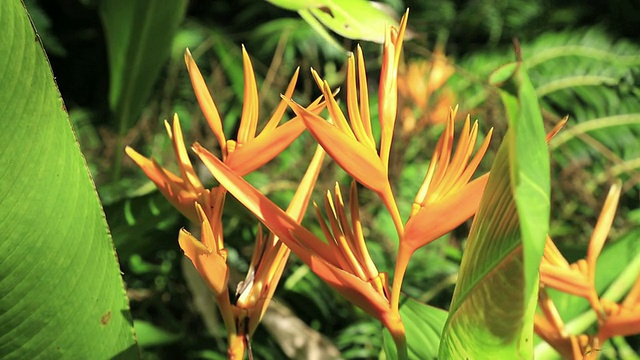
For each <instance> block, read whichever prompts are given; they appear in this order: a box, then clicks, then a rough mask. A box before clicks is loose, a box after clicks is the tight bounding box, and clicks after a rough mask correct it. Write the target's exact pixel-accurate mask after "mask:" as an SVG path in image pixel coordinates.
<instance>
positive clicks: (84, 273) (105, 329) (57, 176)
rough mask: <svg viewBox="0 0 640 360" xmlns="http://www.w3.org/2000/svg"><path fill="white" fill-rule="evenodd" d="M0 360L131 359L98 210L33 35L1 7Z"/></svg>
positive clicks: (19, 8) (121, 298)
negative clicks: (38, 359) (58, 359)
mask: <svg viewBox="0 0 640 360" xmlns="http://www.w3.org/2000/svg"><path fill="white" fill-rule="evenodd" d="M0 23H2V24H3V33H4V35H5V36H4V38H5V40H9V41H1V42H0V69H2V71H0V84H2V85H1V86H0V107H1V108H2V110H3V114H4V115H3V118H4V121H3V129H2V132H0V144H1V145H0V184H1V186H0V234H2V235H1V236H0V238H2V241H0V253H2V257H1V258H0V294H1V295H0V358H3V359H8V358H12V359H35V358H68V359H96V358H103V359H106V358H114V357H120V358H125V359H126V358H137V356H138V350H137V346H136V343H135V340H134V336H133V325H132V323H131V321H132V320H131V315H130V314H129V304H128V301H127V298H126V296H125V291H124V286H123V282H122V278H121V276H120V268H119V267H118V261H117V258H116V255H115V252H114V248H113V243H112V241H111V238H110V236H109V230H108V228H107V223H106V221H105V218H104V215H103V212H102V208H101V205H100V202H99V199H98V195H97V193H96V191H95V187H94V185H93V182H92V180H91V177H90V175H89V171H88V169H87V166H86V163H85V160H84V158H83V156H82V154H81V152H80V149H79V147H78V144H77V142H76V140H75V137H74V134H73V131H72V129H71V125H70V121H69V117H68V115H67V113H66V111H65V107H64V103H63V102H62V99H61V97H60V93H59V91H58V89H57V87H56V84H55V82H54V80H53V75H52V73H51V67H50V66H49V63H48V60H47V57H46V55H45V53H44V51H43V48H42V44H41V43H40V39H39V37H38V36H37V34H36V32H35V30H34V28H33V27H32V25H31V24H30V22H29V17H28V15H27V13H26V11H25V9H24V7H23V5H22V2H21V1H19V0H7V1H2V2H0Z"/></svg>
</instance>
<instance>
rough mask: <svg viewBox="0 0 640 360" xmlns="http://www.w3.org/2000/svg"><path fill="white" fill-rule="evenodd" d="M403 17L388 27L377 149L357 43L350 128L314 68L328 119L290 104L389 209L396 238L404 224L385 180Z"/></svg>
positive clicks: (350, 67) (350, 65)
mask: <svg viewBox="0 0 640 360" xmlns="http://www.w3.org/2000/svg"><path fill="white" fill-rule="evenodd" d="M407 19H408V12H407V13H406V14H405V15H404V16H403V17H402V19H401V20H400V26H399V28H397V29H396V28H395V27H391V28H390V29H389V30H388V31H387V36H386V39H385V44H384V53H383V63H382V70H381V74H380V91H379V94H378V96H379V121H380V127H381V129H382V130H381V131H382V134H381V140H380V150H379V152H378V150H377V149H376V145H375V140H374V138H373V133H372V131H371V128H372V126H371V118H370V116H369V109H368V107H369V99H368V92H367V81H366V71H365V68H364V59H363V56H362V51H361V50H360V48H359V47H358V50H357V51H356V52H357V54H358V71H357V75H358V78H359V82H358V84H359V86H358V87H356V80H355V78H356V70H355V58H354V55H351V56H350V57H349V60H348V62H347V110H348V113H349V120H350V122H351V126H350V125H349V123H348V122H347V120H346V118H345V116H344V114H343V112H342V110H341V109H340V106H339V105H338V103H337V101H336V100H335V98H334V95H333V94H332V92H331V88H330V87H329V84H328V83H327V82H326V81H322V80H321V79H320V76H319V75H318V74H317V73H316V72H315V71H313V72H312V73H313V76H314V79H315V80H316V82H317V83H318V86H319V87H320V90H322V93H323V95H324V98H325V99H326V101H327V110H328V111H329V115H330V117H331V120H332V123H330V122H327V121H326V120H324V119H323V118H321V117H320V116H317V115H315V114H312V113H311V112H309V111H306V110H305V109H304V108H302V107H301V106H299V105H297V104H295V103H294V102H293V101H291V102H290V103H289V105H290V106H291V108H292V109H293V111H294V112H295V113H296V114H297V115H298V116H300V117H302V119H303V121H304V123H305V126H306V127H307V129H309V132H310V133H311V134H312V135H313V137H314V138H315V139H316V141H318V143H319V144H320V145H322V147H323V148H324V149H325V151H326V152H327V153H328V154H329V156H331V158H332V159H333V160H334V161H335V162H336V163H338V165H340V167H341V168H343V169H344V170H345V171H346V172H347V173H348V174H349V175H351V176H352V177H353V178H354V179H356V180H357V181H358V182H360V183H361V184H362V185H364V186H365V187H367V188H369V189H371V190H373V191H375V192H376V193H377V194H378V196H379V197H380V198H381V199H382V202H383V203H384V205H385V206H386V208H387V209H388V210H389V212H390V213H391V217H392V219H393V222H394V224H395V226H396V230H397V231H398V234H399V236H400V237H401V236H402V235H401V234H402V233H403V231H404V230H403V224H402V220H401V218H400V213H399V211H398V206H397V204H396V201H395V198H394V196H393V191H392V189H391V184H390V183H389V178H388V171H389V153H390V151H391V142H392V140H393V130H394V126H395V121H396V111H397V72H398V65H399V62H400V52H401V49H402V41H403V38H404V33H405V29H406V26H407ZM358 91H359V92H360V94H359V101H358V95H357V93H358ZM358 102H359V104H358Z"/></svg>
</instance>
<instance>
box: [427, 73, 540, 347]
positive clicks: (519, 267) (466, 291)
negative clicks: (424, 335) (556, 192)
mask: <svg viewBox="0 0 640 360" xmlns="http://www.w3.org/2000/svg"><path fill="white" fill-rule="evenodd" d="M492 81H493V83H494V84H498V85H501V86H502V88H501V89H500V93H501V95H502V99H503V102H504V104H505V107H506V109H507V115H508V117H509V130H508V131H507V134H506V136H505V138H504V140H503V142H502V144H501V146H500V149H499V151H498V154H497V155H496V158H495V160H494V164H493V166H492V168H491V175H490V178H489V181H488V183H487V188H486V190H485V193H484V195H483V198H482V202H481V204H480V209H479V210H478V214H477V216H476V218H475V219H474V222H473V225H472V227H471V233H470V235H469V240H468V244H467V247H466V249H465V252H464V256H463V259H462V264H461V266H460V275H459V280H458V284H457V286H456V289H455V292H454V295H453V300H452V304H451V308H450V311H449V317H448V319H447V323H446V325H445V328H444V331H443V336H442V342H441V344H440V356H439V357H440V358H442V359H522V358H525V359H528V358H532V357H533V315H534V312H535V306H536V300H537V289H538V282H537V271H538V266H539V264H540V258H541V257H542V251H543V248H544V242H545V238H546V234H547V230H548V225H549V159H548V156H549V155H548V149H547V147H546V143H545V134H544V128H543V124H542V118H541V115H540V110H539V108H538V102H537V98H536V96H535V91H534V89H533V86H532V85H531V83H530V81H529V79H528V77H527V75H526V73H525V72H524V71H523V70H522V68H521V66H520V64H511V65H509V66H507V67H505V68H503V69H500V70H499V71H498V72H497V73H496V74H494V77H493V78H492Z"/></svg>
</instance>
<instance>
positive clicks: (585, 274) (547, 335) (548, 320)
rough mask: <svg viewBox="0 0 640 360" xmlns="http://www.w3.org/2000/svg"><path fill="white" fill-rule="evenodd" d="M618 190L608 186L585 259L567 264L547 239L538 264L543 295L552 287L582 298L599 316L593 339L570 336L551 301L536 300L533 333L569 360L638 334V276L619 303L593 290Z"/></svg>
mask: <svg viewBox="0 0 640 360" xmlns="http://www.w3.org/2000/svg"><path fill="white" fill-rule="evenodd" d="M620 191H621V183H620V182H616V183H615V184H614V185H613V186H611V189H610V190H609V194H608V195H607V198H606V200H605V203H604V205H603V208H602V211H601V212H600V216H599V218H598V221H597V223H596V226H595V228H594V231H593V234H592V236H591V239H590V242H589V247H588V250H587V258H586V259H581V260H578V261H577V262H576V263H573V264H569V262H568V261H567V260H566V259H565V258H564V256H562V254H561V253H560V251H559V250H558V248H557V247H556V246H555V244H554V243H553V241H552V240H551V239H550V238H548V237H547V243H546V244H545V248H544V255H543V258H542V262H541V264H540V283H541V289H540V293H541V294H543V295H544V294H546V292H545V288H546V287H551V288H554V289H556V290H559V291H562V292H566V293H569V294H572V295H576V296H580V297H584V298H585V299H587V300H588V301H589V303H590V305H591V307H592V309H593V311H594V312H595V313H596V315H597V316H598V333H597V335H596V336H589V337H586V335H582V337H581V336H576V335H570V334H567V332H566V330H565V329H564V325H563V323H562V319H561V318H560V315H559V314H558V312H557V310H555V306H554V305H553V302H551V300H550V299H548V298H544V297H543V296H541V297H540V298H539V301H538V304H539V306H540V308H541V310H542V314H537V315H536V317H535V319H534V324H535V331H536V333H537V334H538V335H540V336H541V337H542V338H544V339H545V341H547V342H548V343H549V344H550V345H552V346H553V347H554V348H555V349H556V350H558V351H559V352H560V353H561V354H563V355H565V356H566V357H569V358H571V357H573V358H574V359H581V358H582V356H583V355H585V354H587V355H588V354H589V349H593V348H596V347H598V345H599V344H602V343H604V342H605V341H607V340H608V339H609V338H611V337H613V336H629V335H632V334H637V333H639V332H640V301H639V298H640V276H639V277H638V278H637V279H636V280H635V283H634V285H633V286H632V288H631V290H630V291H629V293H628V294H627V296H626V297H625V299H624V301H623V302H622V303H621V304H617V303H615V302H612V301H610V300H607V299H601V298H600V297H599V295H598V293H597V290H596V287H595V274H596V263H597V259H598V256H599V255H600V252H601V251H602V248H603V247H604V242H605V241H606V239H607V236H608V233H609V230H610V229H611V224H612V223H613V218H614V215H615V212H616V207H617V206H618V200H619V198H620ZM551 324H553V326H552V325H551ZM558 324H559V325H558ZM585 338H588V341H585V340H584V339H585ZM580 339H582V340H580ZM576 344H578V345H576ZM567 354H568V355H567Z"/></svg>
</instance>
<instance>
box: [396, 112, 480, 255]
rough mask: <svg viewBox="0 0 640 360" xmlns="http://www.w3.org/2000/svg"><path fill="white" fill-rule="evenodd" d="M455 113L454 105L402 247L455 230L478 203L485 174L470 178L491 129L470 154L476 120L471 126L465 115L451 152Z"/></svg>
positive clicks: (418, 244)
mask: <svg viewBox="0 0 640 360" xmlns="http://www.w3.org/2000/svg"><path fill="white" fill-rule="evenodd" d="M456 113H457V108H456V109H450V111H449V116H448V119H447V124H446V127H445V129H444V132H443V133H442V135H441V136H440V139H439V140H438V144H437V145H436V149H435V151H434V154H433V156H432V158H431V162H430V163H429V168H428V169H427V174H426V175H425V178H424V181H423V183H422V185H421V186H420V189H419V190H418V193H417V194H416V197H415V200H414V203H413V206H412V209H411V214H410V216H409V220H408V221H407V224H406V227H405V238H404V240H403V242H402V243H401V247H402V246H404V247H406V248H407V249H408V250H410V251H415V250H416V249H418V248H420V247H422V246H424V245H426V244H428V243H430V242H431V241H433V240H435V239H437V238H439V237H440V236H442V235H444V234H446V233H448V232H449V231H451V230H453V229H455V228H456V227H458V226H459V225H460V224H462V223H463V222H464V221H466V220H467V219H469V218H470V217H471V216H473V215H474V214H475V213H476V211H477V210H478V206H479V205H480V200H481V198H482V193H483V192H484V188H485V185H486V183H487V179H488V174H486V175H483V176H481V177H479V178H477V179H475V180H471V177H472V176H473V175H474V173H475V171H476V169H477V168H478V165H479V164H480V161H481V160H482V158H483V157H484V154H485V153H486V151H487V148H488V147H489V142H490V141H491V135H492V134H493V129H490V130H489V132H488V133H487V135H486V137H485V139H484V140H483V142H482V144H481V145H480V148H479V149H478V150H477V151H476V152H475V155H474V156H473V157H472V155H473V151H474V148H475V146H476V140H477V138H478V122H477V121H476V122H474V124H473V127H471V122H470V119H469V116H467V118H466V120H465V123H464V127H463V128H462V131H461V134H460V138H459V140H458V143H457V145H456V150H455V152H454V151H453V146H454V121H455V116H456Z"/></svg>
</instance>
